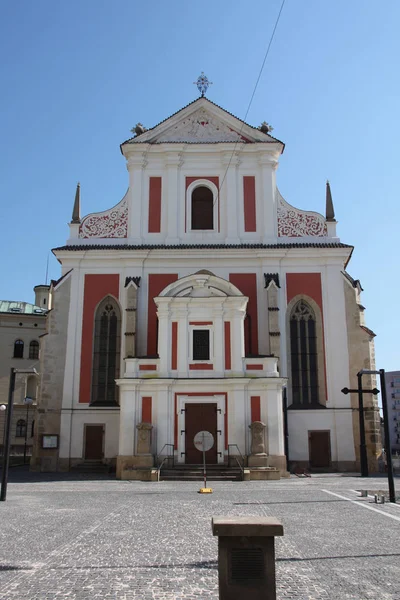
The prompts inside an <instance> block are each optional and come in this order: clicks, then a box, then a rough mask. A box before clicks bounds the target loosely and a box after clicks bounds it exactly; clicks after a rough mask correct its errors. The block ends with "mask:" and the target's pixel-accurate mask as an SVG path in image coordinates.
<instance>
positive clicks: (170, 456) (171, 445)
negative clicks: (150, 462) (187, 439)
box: [155, 444, 175, 466]
mask: <svg viewBox="0 0 400 600" xmlns="http://www.w3.org/2000/svg"><path fill="white" fill-rule="evenodd" d="M167 446H169V447H172V452H170V453H169V454H168V455H167V456H166V457H165V458H164V459H163V461H162V462H164V461H165V459H167V458H172V466H174V449H175V446H174V444H164V446H163V447H162V448H161V450H160V452H159V453H158V454H157V456H156V457H155V463H156V465H158V462H159V459H160V456H161V455H162V452H163V450H164V448H166V447H167Z"/></svg>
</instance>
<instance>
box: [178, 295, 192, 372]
mask: <svg viewBox="0 0 400 600" xmlns="http://www.w3.org/2000/svg"><path fill="white" fill-rule="evenodd" d="M176 320H177V321H178V357H177V358H178V376H179V377H188V375H189V354H190V349H189V334H188V331H189V319H188V309H187V305H186V304H185V305H184V306H182V308H181V310H180V311H179V310H178V311H177V319H176Z"/></svg>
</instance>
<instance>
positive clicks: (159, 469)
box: [157, 456, 169, 482]
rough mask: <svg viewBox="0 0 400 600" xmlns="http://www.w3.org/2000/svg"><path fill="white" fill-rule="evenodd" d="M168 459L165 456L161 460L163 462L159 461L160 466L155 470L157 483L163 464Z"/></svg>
mask: <svg viewBox="0 0 400 600" xmlns="http://www.w3.org/2000/svg"><path fill="white" fill-rule="evenodd" d="M168 459H169V456H165V457H164V458H163V460H162V461H161V465H160V466H159V467H158V469H157V481H158V482H159V481H160V473H161V469H162V466H163V464H164V463H165V461H166V460H168Z"/></svg>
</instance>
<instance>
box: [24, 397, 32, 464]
mask: <svg viewBox="0 0 400 600" xmlns="http://www.w3.org/2000/svg"><path fill="white" fill-rule="evenodd" d="M24 404H26V420H25V423H26V425H25V443H24V464H25V461H26V444H27V439H28V423H29V407H30V406H31V405H32V404H33V398H29V396H26V398H25V399H24Z"/></svg>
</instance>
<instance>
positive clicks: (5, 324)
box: [0, 285, 49, 455]
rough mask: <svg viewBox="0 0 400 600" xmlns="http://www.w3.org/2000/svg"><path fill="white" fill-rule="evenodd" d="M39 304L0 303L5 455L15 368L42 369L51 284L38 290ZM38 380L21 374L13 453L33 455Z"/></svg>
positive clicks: (0, 437)
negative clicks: (40, 363)
mask: <svg viewBox="0 0 400 600" xmlns="http://www.w3.org/2000/svg"><path fill="white" fill-rule="evenodd" d="M34 292H35V304H30V303H29V302H17V301H9V300H1V301H0V449H1V454H2V453H3V446H4V432H5V424H6V416H7V407H8V393H9V384H10V371H11V368H15V369H18V370H29V369H31V368H36V370H37V371H38V370H39V354H40V336H41V335H42V334H43V333H44V331H45V328H46V314H47V310H48V301H49V298H48V292H49V286H48V285H39V286H36V287H35V288H34ZM37 389H38V378H37V377H36V376H35V375H27V374H17V376H16V382H15V391H14V410H13V420H12V425H11V454H23V453H24V451H25V453H26V454H27V455H29V454H30V452H31V449H32V445H33V436H34V429H35V413H36V400H37ZM26 398H28V401H27V400H26Z"/></svg>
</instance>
